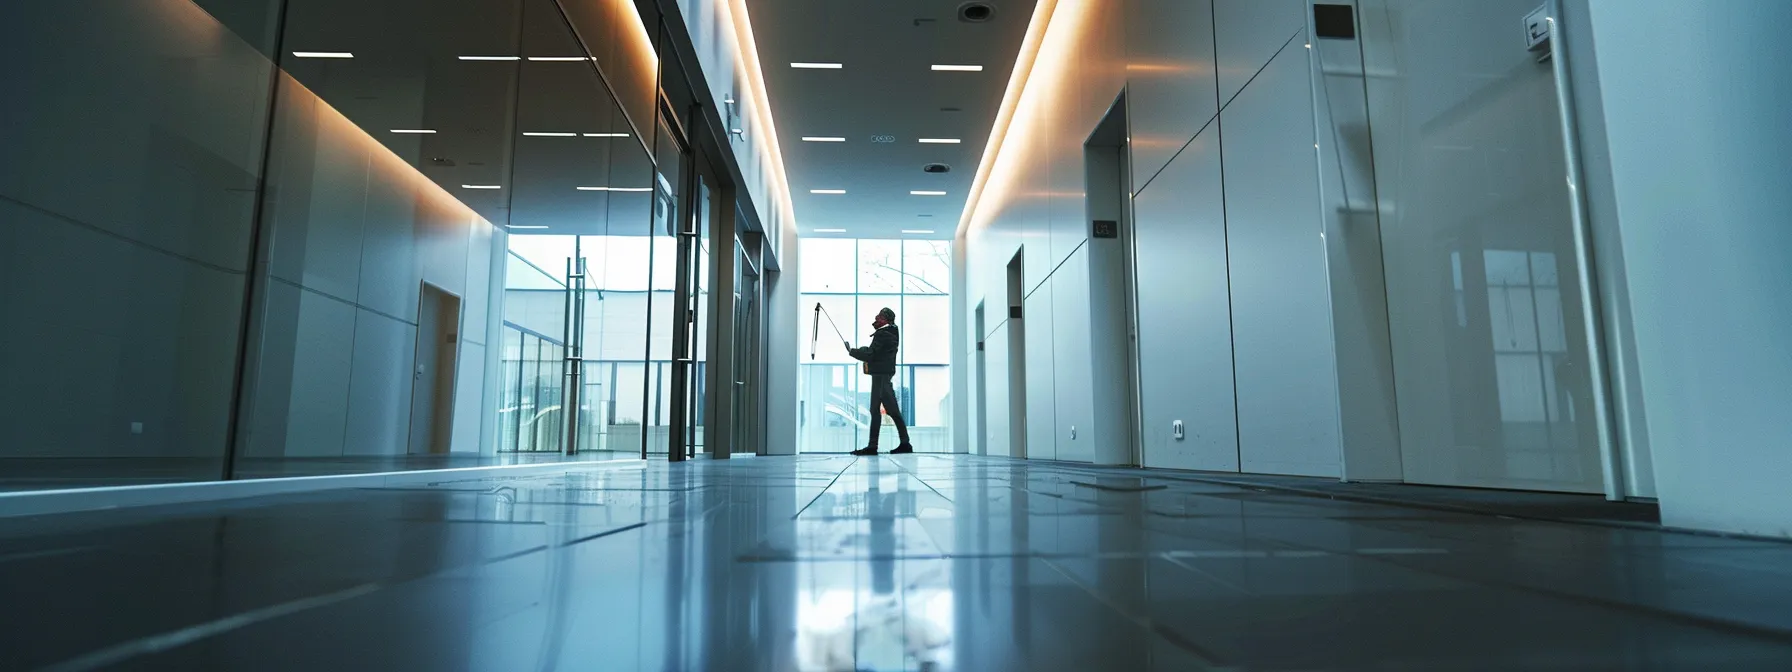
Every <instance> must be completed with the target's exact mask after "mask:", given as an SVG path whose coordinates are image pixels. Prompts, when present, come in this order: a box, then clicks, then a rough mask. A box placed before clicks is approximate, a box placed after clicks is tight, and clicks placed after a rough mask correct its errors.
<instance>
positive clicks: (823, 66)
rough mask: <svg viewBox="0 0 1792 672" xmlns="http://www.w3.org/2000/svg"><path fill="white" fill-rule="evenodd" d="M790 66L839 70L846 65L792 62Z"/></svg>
mask: <svg viewBox="0 0 1792 672" xmlns="http://www.w3.org/2000/svg"><path fill="white" fill-rule="evenodd" d="M790 67H793V68H801V69H803V70H839V69H841V68H844V67H846V66H845V65H842V64H840V63H791V64H790Z"/></svg>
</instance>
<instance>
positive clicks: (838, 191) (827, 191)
mask: <svg viewBox="0 0 1792 672" xmlns="http://www.w3.org/2000/svg"><path fill="white" fill-rule="evenodd" d="M809 193H811V194H844V193H846V190H845V189H810V190H809Z"/></svg>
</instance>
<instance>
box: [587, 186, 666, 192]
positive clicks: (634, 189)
mask: <svg viewBox="0 0 1792 672" xmlns="http://www.w3.org/2000/svg"><path fill="white" fill-rule="evenodd" d="M577 189H578V190H579V191H621V192H627V193H646V192H649V191H653V187H577Z"/></svg>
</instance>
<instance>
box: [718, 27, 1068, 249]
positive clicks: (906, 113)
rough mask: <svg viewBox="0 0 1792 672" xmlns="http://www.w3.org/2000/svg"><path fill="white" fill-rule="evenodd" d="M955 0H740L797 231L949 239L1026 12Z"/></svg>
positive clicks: (1024, 29)
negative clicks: (973, 15)
mask: <svg viewBox="0 0 1792 672" xmlns="http://www.w3.org/2000/svg"><path fill="white" fill-rule="evenodd" d="M965 4H966V3H965V2H963V1H962V0H912V1H908V2H876V1H871V0H857V1H842V0H747V6H748V13H749V15H750V17H751V20H752V24H753V32H754V35H755V39H756V41H757V42H758V45H759V60H760V63H761V64H762V67H763V68H764V70H765V80H766V88H767V91H768V93H769V95H770V98H771V99H770V103H771V109H772V117H773V120H774V123H775V124H776V125H777V131H778V142H779V145H780V147H781V149H782V151H783V154H784V163H785V169H786V172H787V173H788V177H789V181H790V190H791V192H792V193H791V196H792V199H793V200H794V204H795V208H796V218H797V224H798V226H799V228H800V232H801V235H804V236H824V237H825V236H834V237H847V238H910V239H942V240H949V239H951V238H952V235H953V232H954V230H955V229H956V228H957V227H958V219H959V215H960V213H961V212H962V211H963V210H964V207H965V202H966V197H967V194H968V192H969V191H970V188H971V183H972V182H973V181H974V179H975V177H976V173H977V164H978V162H980V161H981V160H982V158H983V148H984V145H985V144H986V143H987V142H988V140H989V133H990V129H991V127H993V126H994V124H995V119H996V113H997V111H998V110H999V109H1000V107H1001V103H1002V94H1003V92H1004V90H1005V89H1006V88H1007V86H1008V78H1009V76H1010V75H1011V74H1012V72H1013V70H1014V62H1015V58H1016V56H1017V55H1018V53H1019V52H1020V47H1021V41H1022V40H1023V38H1024V37H1025V36H1026V32H1027V23H1028V22H1029V21H1030V20H1031V19H1032V17H1033V6H1034V2H1033V0H981V1H980V2H978V3H977V4H982V5H987V6H989V7H991V8H993V9H994V10H995V11H994V12H993V14H992V15H991V16H990V17H989V18H988V20H986V21H982V22H971V21H965V20H962V19H961V18H960V8H961V6H963V5H965ZM793 63H799V64H809V67H793V66H792V64H793ZM833 64H838V66H839V67H837V68H836V67H832V65H833ZM936 65H938V66H982V69H981V71H967V70H963V69H953V70H935V69H934V66H936ZM813 66H822V67H813ZM805 137H809V138H837V139H840V141H829V142H811V141H805V140H804V138H805ZM923 139H928V140H954V139H956V140H958V142H957V143H942V142H933V143H928V142H922V140H923ZM934 163H939V164H945V165H947V166H950V167H951V171H950V172H947V173H943V174H938V173H928V172H924V171H923V167H924V166H926V165H928V164H934ZM816 190H820V191H823V192H840V191H844V193H814V192H815V191H816ZM911 192H923V193H921V194H916V193H911ZM939 192H944V193H943V195H935V194H939ZM841 230H843V231H841ZM919 231H931V232H932V233H917V232H919ZM905 232H908V233H905Z"/></svg>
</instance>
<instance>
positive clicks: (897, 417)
mask: <svg viewBox="0 0 1792 672" xmlns="http://www.w3.org/2000/svg"><path fill="white" fill-rule="evenodd" d="M871 327H872V328H873V329H876V331H874V332H872V334H871V345H868V346H865V347H863V348H854V347H852V344H851V343H847V344H846V352H847V354H849V355H852V358H853V359H856V360H859V361H861V362H864V363H865V373H866V374H868V375H870V376H871V442H870V443H869V444H867V445H866V446H865V447H864V448H860V449H858V450H855V451H852V454H854V455H861V456H864V455H876V454H877V435H878V434H879V433H880V431H881V430H882V429H883V424H884V422H883V420H884V419H883V415H884V413H888V414H889V415H890V420H892V421H894V422H895V423H896V434H897V436H899V437H901V439H902V444H901V445H898V446H896V449H895V450H892V451H890V452H891V453H912V452H915V447H914V446H912V445H909V442H908V425H907V424H905V423H903V422H902V405H901V403H900V402H898V401H897V399H896V387H895V386H894V385H893V384H891V381H892V379H894V378H895V377H896V353H897V351H898V350H900V349H901V348H902V337H901V336H900V335H899V334H898V332H897V329H896V311H894V310H890V309H889V308H885V309H883V310H880V311H877V318H876V319H874V320H872V322H871Z"/></svg>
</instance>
